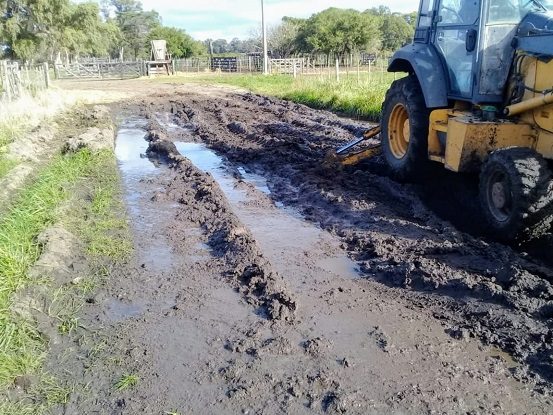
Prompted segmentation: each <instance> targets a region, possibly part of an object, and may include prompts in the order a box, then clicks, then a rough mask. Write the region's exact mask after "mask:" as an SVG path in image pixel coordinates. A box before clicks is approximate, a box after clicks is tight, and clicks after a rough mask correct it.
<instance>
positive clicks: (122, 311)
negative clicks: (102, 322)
mask: <svg viewBox="0 0 553 415" xmlns="http://www.w3.org/2000/svg"><path fill="white" fill-rule="evenodd" d="M143 312H144V307H143V306H142V305H137V304H127V303H124V302H122V301H120V300H116V299H115V298H112V299H111V300H109V301H108V302H107V303H106V310H105V314H106V317H107V319H108V320H109V321H110V322H112V323H117V322H120V321H123V320H127V319H129V318H132V317H136V316H139V315H140V314H142V313H143Z"/></svg>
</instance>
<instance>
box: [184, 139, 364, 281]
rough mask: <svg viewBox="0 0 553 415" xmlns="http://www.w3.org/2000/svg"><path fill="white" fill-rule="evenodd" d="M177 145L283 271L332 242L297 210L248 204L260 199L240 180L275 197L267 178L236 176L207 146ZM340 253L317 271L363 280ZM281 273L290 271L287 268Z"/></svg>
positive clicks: (243, 171) (241, 172)
mask: <svg viewBox="0 0 553 415" xmlns="http://www.w3.org/2000/svg"><path fill="white" fill-rule="evenodd" d="M175 145H176V147H177V149H178V150H179V152H180V153H181V154H182V155H183V156H185V157H186V158H188V159H189V160H190V161H191V162H192V163H193V164H194V165H195V166H196V167H198V168H199V169H200V170H203V171H204V172H206V173H209V174H211V176H212V177H213V178H214V179H215V181H217V183H218V184H219V187H220V188H221V190H222V191H223V193H224V194H225V196H226V197H227V199H228V200H229V202H230V203H231V205H232V206H233V208H234V213H235V214H236V215H237V216H238V218H239V219H240V220H241V221H242V222H243V223H244V224H245V225H246V226H247V227H248V228H249V229H250V230H251V231H252V233H253V234H254V236H255V238H256V240H257V242H258V244H259V245H260V247H261V249H262V251H263V252H264V253H266V254H268V255H269V256H270V257H271V258H270V259H271V262H272V263H273V264H274V265H275V267H277V268H279V266H278V264H281V265H282V266H283V267H284V268H287V267H289V266H291V264H292V263H295V264H303V262H299V261H297V260H295V261H292V260H291V259H290V258H291V257H292V256H299V257H300V258H301V255H304V254H303V253H304V251H305V250H306V249H309V248H308V247H313V246H316V245H317V244H319V243H320V242H321V240H325V241H327V242H328V243H331V242H329V240H330V239H331V237H330V236H329V235H328V234H327V233H326V232H324V231H322V230H321V229H320V228H318V227H317V226H315V225H313V224H311V223H309V222H307V221H305V220H304V219H303V218H302V217H301V216H300V215H299V214H298V213H297V212H296V211H294V210H292V209H288V208H285V207H284V206H283V205H282V203H275V204H274V207H273V208H271V207H269V208H267V207H266V206H265V205H261V206H259V205H258V204H256V203H251V204H246V203H244V202H250V201H254V200H255V197H256V196H255V195H251V194H248V192H247V190H245V189H244V188H243V187H241V186H239V184H240V181H243V182H246V183H249V184H251V185H252V186H254V187H255V188H256V189H257V190H258V191H260V192H261V193H263V194H264V195H270V194H271V191H270V189H269V186H268V184H267V180H266V179H265V178H264V177H263V176H260V175H258V174H255V173H252V172H249V171H247V170H246V169H245V168H244V167H238V168H237V170H238V173H239V175H236V174H233V173H232V172H231V171H230V170H229V168H228V167H227V166H226V165H225V161H224V159H223V158H222V157H220V156H219V155H218V154H216V153H215V152H213V151H212V150H210V149H208V148H207V147H206V146H205V145H203V144H200V143H187V142H176V143H175ZM236 176H239V177H236ZM263 206H265V207H263ZM336 251H337V252H336V255H332V254H329V255H327V256H325V257H324V258H323V259H321V260H319V261H317V263H316V264H315V265H316V266H317V268H319V269H320V270H322V271H323V272H325V273H326V274H329V275H338V276H342V277H350V278H359V270H358V268H357V264H356V263H355V262H354V261H352V260H350V259H349V258H347V257H346V256H345V255H344V254H343V253H342V252H341V251H339V249H338V248H337V249H336ZM287 253H289V254H287ZM281 271H284V272H286V271H287V269H285V270H281Z"/></svg>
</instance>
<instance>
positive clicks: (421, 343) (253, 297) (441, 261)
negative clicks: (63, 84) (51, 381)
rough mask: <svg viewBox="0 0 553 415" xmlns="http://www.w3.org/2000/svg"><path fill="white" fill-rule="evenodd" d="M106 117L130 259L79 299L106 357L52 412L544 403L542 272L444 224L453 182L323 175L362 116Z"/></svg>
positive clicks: (256, 112)
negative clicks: (117, 382) (130, 238)
mask: <svg viewBox="0 0 553 415" xmlns="http://www.w3.org/2000/svg"><path fill="white" fill-rule="evenodd" d="M173 92H174V91H173ZM113 112H114V114H115V115H116V117H117V119H118V124H119V131H118V134H117V142H116V153H117V157H118V160H119V164H120V168H121V174H122V178H123V186H124V194H125V198H126V203H127V209H128V213H129V218H130V220H131V226H132V229H133V233H134V242H135V257H134V259H133V260H132V261H130V262H129V263H126V264H122V265H121V266H120V267H119V268H118V269H116V270H114V275H115V277H114V278H112V279H111V281H110V282H109V283H108V284H107V286H106V287H105V289H104V290H102V292H100V293H98V294H97V295H96V296H95V297H94V298H91V299H90V301H89V305H88V308H87V310H86V313H87V315H88V318H89V320H90V322H93V324H92V323H91V327H92V326H93V327H95V329H94V333H95V334H94V336H95V337H96V338H97V339H102V342H103V344H104V345H109V346H107V347H104V348H102V350H101V351H99V352H98V353H86V354H85V355H86V356H87V357H86V358H85V361H86V363H85V364H84V365H83V366H84V369H83V368H81V369H79V368H77V367H75V368H73V369H72V370H74V371H75V372H78V373H79V375H78V377H79V382H81V383H83V384H87V385H89V390H93V391H94V393H74V394H73V395H72V399H71V402H70V403H69V404H68V405H67V406H66V408H65V413H114V414H120V413H121V414H138V413H146V414H166V413H179V414H227V413H228V414H236V413H243V414H278V413H290V414H303V413H305V414H312V413H352V414H422V413H429V414H430V413H448V414H490V413H495V414H504V413H512V414H515V413H516V414H522V413H527V414H547V413H551V412H552V411H553V403H552V401H551V398H550V392H551V386H552V383H551V382H552V381H553V367H552V364H553V355H552V351H551V341H552V337H553V336H552V334H553V332H552V330H551V317H552V316H553V301H552V300H553V286H552V285H551V283H550V281H553V270H552V269H551V268H550V267H549V266H547V265H544V263H543V258H541V259H540V258H538V259H536V258H535V257H532V256H530V255H528V254H526V253H523V252H521V251H515V250H513V249H511V248H509V247H506V246H503V245H499V244H496V243H493V242H490V241H489V240H486V239H484V238H480V237H477V236H471V235H470V234H468V233H464V232H462V231H460V230H459V229H457V228H455V227H454V226H453V225H451V223H450V222H448V221H447V220H446V219H447V215H448V212H447V211H446V212H444V209H443V207H442V206H441V205H440V206H438V205H439V204H434V203H433V201H435V200H436V194H437V192H450V193H454V192H455V191H461V189H462V187H463V186H468V187H470V184H469V185H467V184H459V185H454V186H453V188H451V187H450V188H447V187H445V186H444V185H443V184H441V183H440V180H437V184H435V185H432V186H433V187H424V188H423V187H417V186H411V185H400V184H397V183H395V182H393V181H392V180H390V179H389V178H388V177H387V176H386V171H385V168H384V166H383V164H382V163H380V161H379V160H378V159H376V160H372V161H370V162H368V163H365V164H364V165H361V166H358V167H357V168H355V169H350V170H336V169H333V168H330V167H328V166H324V165H322V163H321V160H322V159H324V155H325V154H326V152H327V151H328V150H329V149H332V148H334V147H335V146H336V145H338V144H340V143H343V142H345V141H348V140H350V139H351V137H352V135H356V134H360V133H361V132H362V131H364V129H365V128H366V127H367V125H366V124H364V123H357V122H354V121H350V120H344V119H340V118H338V117H336V116H334V115H332V114H329V113H326V112H321V111H315V110H311V109H308V108H306V107H304V106H300V105H296V104H293V103H288V102H284V101H280V100H275V99H270V98H266V97H261V96H256V95H252V94H247V93H236V92H229V91H227V90H216V89H214V88H211V89H205V90H202V89H201V88H199V87H195V88H192V90H190V91H188V92H184V91H183V88H181V89H180V91H179V92H176V93H170V94H166V93H162V94H158V95H155V96H149V97H148V98H140V97H136V98H133V99H131V100H129V101H128V102H126V103H125V104H123V105H118V106H114V108H113ZM455 186H460V187H455ZM448 198H451V194H449V195H448ZM459 199H462V198H459ZM471 209H474V208H473V206H472V205H471V203H470V202H467V204H466V206H463V205H460V206H458V207H456V208H455V210H456V211H457V212H463V211H464V212H467V214H475V213H474V210H471ZM470 212H473V213H470ZM436 213H440V214H441V215H442V218H440V217H438V216H437V214H436ZM449 213H451V214H452V213H455V212H453V210H452V211H450V212H449ZM444 215H445V216H444ZM467 222H470V221H467ZM79 347H82V348H86V347H89V346H87V343H86V342H82V343H81V344H80V346H79ZM88 352H90V350H88ZM110 356H111V357H113V356H120V357H118V358H117V362H116V365H113V364H112V363H113V362H114V361H113V360H110ZM81 364H82V362H81ZM121 367H124V368H126V370H127V372H129V373H130V372H132V373H136V374H137V376H138V378H139V379H140V381H139V382H138V384H137V385H136V386H135V387H134V388H132V389H128V390H125V391H117V390H114V389H113V387H112V380H113V379H114V378H115V377H117V376H118V375H120V374H121V373H122V372H121V369H119V368H121ZM98 391H99V392H98Z"/></svg>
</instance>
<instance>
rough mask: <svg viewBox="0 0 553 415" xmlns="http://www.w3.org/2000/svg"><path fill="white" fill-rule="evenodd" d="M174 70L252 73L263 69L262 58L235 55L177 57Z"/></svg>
mask: <svg viewBox="0 0 553 415" xmlns="http://www.w3.org/2000/svg"><path fill="white" fill-rule="evenodd" d="M174 62H175V70H176V71H177V72H186V73H192V72H196V73H198V72H210V71H216V72H232V73H252V72H262V71H263V58H262V57H260V56H245V55H244V56H237V57H230V58H228V57H214V58H210V57H207V56H205V57H198V58H188V59H177V60H175V61H174Z"/></svg>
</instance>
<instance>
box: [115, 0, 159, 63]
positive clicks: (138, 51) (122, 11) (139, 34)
mask: <svg viewBox="0 0 553 415" xmlns="http://www.w3.org/2000/svg"><path fill="white" fill-rule="evenodd" d="M111 4H112V6H113V7H114V9H115V20H116V22H117V25H118V26H119V29H120V30H121V34H122V38H121V39H122V41H121V45H120V46H121V47H123V48H126V49H128V50H130V51H131V53H132V56H133V57H134V58H135V59H138V58H139V57H142V58H147V57H148V53H149V49H148V48H146V46H145V45H146V43H147V42H146V40H147V38H148V34H149V33H150V32H151V31H152V29H154V28H155V27H158V26H161V18H160V16H159V14H158V12H156V11H155V10H151V11H144V10H143V9H142V3H140V2H139V1H136V0H112V1H111Z"/></svg>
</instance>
